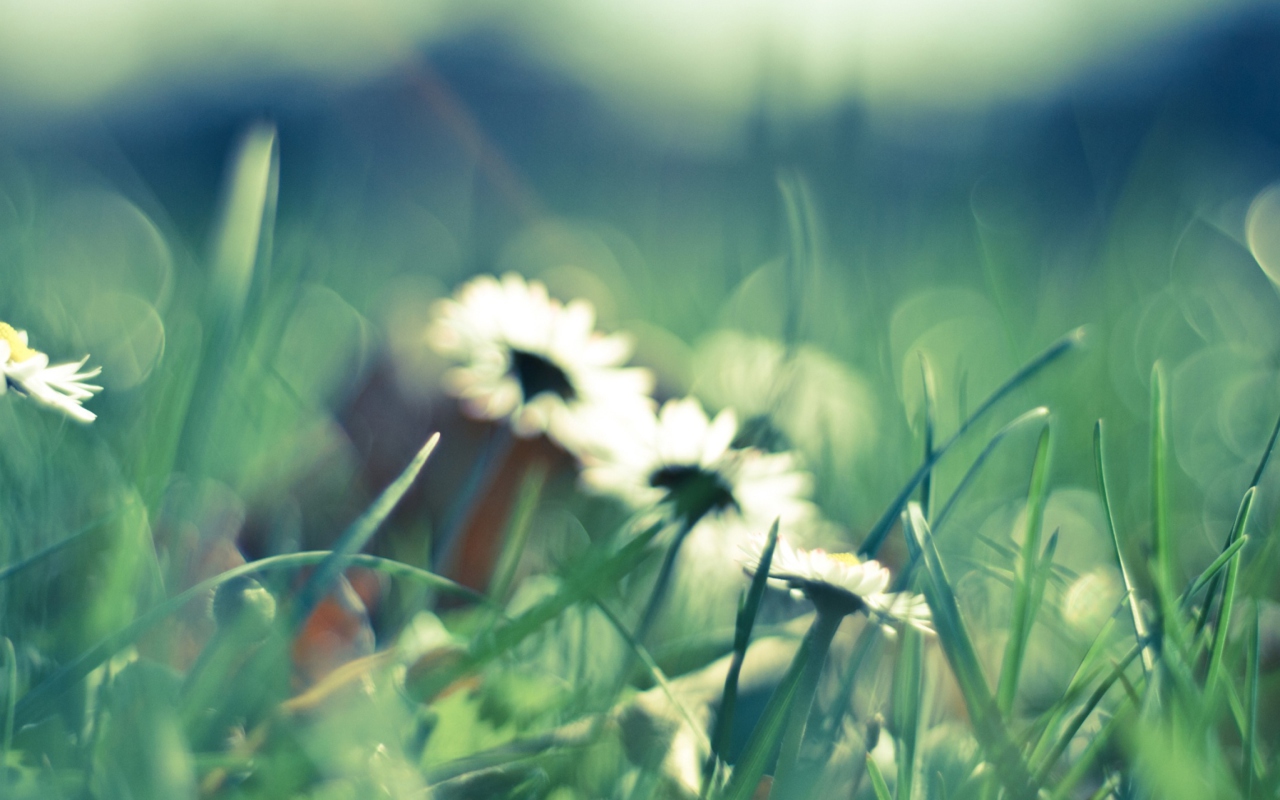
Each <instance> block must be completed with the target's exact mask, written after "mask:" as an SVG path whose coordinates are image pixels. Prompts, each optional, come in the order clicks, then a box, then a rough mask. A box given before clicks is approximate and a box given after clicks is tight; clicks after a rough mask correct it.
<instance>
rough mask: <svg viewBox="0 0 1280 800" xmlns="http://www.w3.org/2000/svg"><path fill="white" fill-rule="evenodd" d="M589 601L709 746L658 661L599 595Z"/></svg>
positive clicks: (700, 726) (705, 737) (709, 744)
mask: <svg viewBox="0 0 1280 800" xmlns="http://www.w3.org/2000/svg"><path fill="white" fill-rule="evenodd" d="M591 602H592V603H593V604H594V605H595V607H596V608H598V609H600V612H601V613H602V614H604V616H605V618H606V619H608V620H609V624H611V625H613V629H614V630H616V631H617V632H618V635H619V636H621V637H622V639H623V641H625V642H626V643H627V646H628V647H630V648H631V650H632V652H634V653H635V655H636V657H637V658H639V659H640V663H642V664H644V666H645V669H647V670H649V675H650V677H652V678H653V682H654V684H656V685H657V686H658V687H659V688H661V689H662V693H663V694H665V695H666V696H667V699H668V700H670V701H671V705H672V707H674V708H675V709H676V711H677V712H678V713H679V714H680V716H681V717H682V718H683V719H684V721H685V723H686V724H687V725H688V726H689V727H690V728H691V729H692V730H693V732H694V733H695V734H696V735H697V737H698V741H699V742H700V743H701V744H702V745H704V746H706V747H710V746H711V741H710V740H709V739H708V738H707V734H706V732H705V731H703V729H702V725H700V724H698V721H697V720H695V719H694V718H693V714H691V713H689V709H687V708H685V705H684V703H682V702H680V698H678V697H676V693H675V690H674V689H672V688H671V681H669V680H667V676H666V673H664V672H663V671H662V668H661V667H659V666H658V662H656V661H654V660H653V656H652V655H650V654H649V651H648V650H646V649H645V646H644V645H643V644H641V643H640V642H638V641H636V637H634V636H632V635H631V631H629V630H627V626H626V624H625V623H623V621H622V620H621V619H619V618H618V615H617V614H615V613H613V609H611V608H609V606H608V604H607V603H605V602H604V601H603V600H601V599H600V598H599V597H592V598H591Z"/></svg>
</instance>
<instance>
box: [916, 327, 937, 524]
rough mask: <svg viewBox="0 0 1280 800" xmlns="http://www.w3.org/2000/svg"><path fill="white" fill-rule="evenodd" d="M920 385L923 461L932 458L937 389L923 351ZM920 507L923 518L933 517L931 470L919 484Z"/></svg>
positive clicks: (926, 461) (931, 368)
mask: <svg viewBox="0 0 1280 800" xmlns="http://www.w3.org/2000/svg"><path fill="white" fill-rule="evenodd" d="M920 383H921V384H922V386H923V389H924V461H925V463H928V462H929V461H930V460H931V459H932V458H933V437H934V431H935V428H936V420H937V406H938V387H937V383H936V382H935V381H934V379H933V367H931V366H930V365H929V359H928V358H926V357H925V354H924V351H923V350H921V351H920ZM920 507H921V508H922V509H924V518H925V519H932V517H933V470H929V472H928V473H926V474H925V476H924V479H923V480H922V481H921V482H920Z"/></svg>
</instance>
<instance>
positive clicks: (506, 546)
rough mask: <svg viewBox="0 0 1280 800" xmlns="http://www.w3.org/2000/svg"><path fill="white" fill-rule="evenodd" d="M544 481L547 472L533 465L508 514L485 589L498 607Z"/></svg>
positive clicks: (519, 555)
mask: <svg viewBox="0 0 1280 800" xmlns="http://www.w3.org/2000/svg"><path fill="white" fill-rule="evenodd" d="M546 482H547V470H546V469H545V468H544V467H541V466H534V467H533V468H531V469H530V470H529V472H528V474H527V475H525V477H524V482H523V483H521V484H520V493H519V495H518V496H517V497H516V504H515V508H514V509H513V510H512V512H511V522H510V523H509V524H508V525H507V532H506V536H505V537H504V543H503V548H502V555H501V557H500V558H499V559H498V565H497V567H495V568H494V571H493V574H494V578H493V583H492V585H490V587H489V598H490V599H491V600H492V601H493V602H494V603H498V604H501V603H502V600H503V598H505V597H506V596H507V591H508V590H509V589H510V588H511V581H512V580H513V579H514V578H515V576H516V568H517V567H519V566H520V557H521V556H522V555H523V554H524V547H525V543H526V542H527V541H528V538H529V530H530V528H531V527H532V523H533V512H534V511H536V510H537V509H538V500H539V499H540V498H541V497H542V487H543V486H544V485H545V484H546Z"/></svg>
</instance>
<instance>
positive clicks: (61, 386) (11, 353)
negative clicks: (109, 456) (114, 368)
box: [0, 322, 102, 422]
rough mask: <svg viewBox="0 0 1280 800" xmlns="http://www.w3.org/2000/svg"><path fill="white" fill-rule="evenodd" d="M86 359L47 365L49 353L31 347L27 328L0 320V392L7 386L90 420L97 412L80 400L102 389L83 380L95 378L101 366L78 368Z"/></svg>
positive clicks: (80, 418)
mask: <svg viewBox="0 0 1280 800" xmlns="http://www.w3.org/2000/svg"><path fill="white" fill-rule="evenodd" d="M88 360H89V357H88V356H85V357H84V358H82V359H80V360H79V361H76V362H70V363H66V364H55V365H53V366H52V367H51V366H49V356H47V355H46V354H44V353H41V352H40V351H39V350H34V349H32V348H31V346H30V345H29V344H28V343H27V332H26V331H20V330H17V329H15V328H14V327H13V326H11V325H8V324H6V323H4V322H0V371H2V372H3V373H4V380H3V381H0V394H4V393H5V392H6V391H7V390H8V389H9V387H10V386H13V387H14V388H15V389H17V390H18V391H19V392H21V393H23V394H25V395H27V396H28V397H31V398H32V399H34V400H36V401H38V402H40V403H43V404H44V405H46V406H49V407H50V408H56V409H57V410H59V411H61V412H62V413H64V414H66V415H67V416H68V417H71V418H72V419H74V420H76V421H78V422H93V421H94V420H95V419H97V415H96V414H94V413H93V412H92V411H89V410H88V409H86V408H85V407H84V406H83V405H81V403H83V402H84V401H85V400H88V399H89V398H90V397H93V396H94V394H96V393H97V392H100V391H102V387H101V386H95V385H93V384H90V383H85V381H86V380H88V379H90V378H95V377H97V376H98V374H99V373H100V372H102V367H94V368H93V369H91V370H88V371H86V372H81V371H80V368H81V367H83V366H84V364H85V362H86V361H88Z"/></svg>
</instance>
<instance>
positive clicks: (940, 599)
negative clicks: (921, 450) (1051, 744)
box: [907, 504, 1036, 800]
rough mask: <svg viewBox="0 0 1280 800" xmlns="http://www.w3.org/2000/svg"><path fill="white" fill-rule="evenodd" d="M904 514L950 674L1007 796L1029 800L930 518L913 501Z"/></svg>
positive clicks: (1027, 778)
mask: <svg viewBox="0 0 1280 800" xmlns="http://www.w3.org/2000/svg"><path fill="white" fill-rule="evenodd" d="M908 514H909V517H908V521H909V524H908V526H907V527H908V534H909V536H908V537H907V541H908V542H909V543H911V547H912V550H914V551H916V552H917V553H919V557H920V558H922V559H923V563H924V567H925V573H926V575H927V578H928V579H927V580H926V581H925V583H924V595H925V599H926V600H927V601H928V603H929V608H930V610H931V611H932V612H933V624H934V629H935V630H936V631H937V633H938V642H939V644H941V645H942V650H943V653H944V654H945V655H946V657H947V661H948V663H949V664H950V665H951V671H952V674H953V675H955V678H956V683H957V684H959V687H960V693H961V694H962V695H963V697H964V702H965V707H966V708H967V709H968V711H969V718H970V720H972V722H973V729H974V734H975V736H976V737H977V739H978V744H979V745H981V747H982V749H983V752H984V754H985V755H986V758H987V760H988V761H989V762H991V763H992V764H993V765H994V766H995V769H996V773H997V774H998V775H999V777H1000V782H1001V783H1002V784H1003V785H1004V788H1005V791H1006V792H1007V793H1008V796H1009V797H1011V798H1016V799H1017V800H1032V799H1033V798H1035V797H1036V788H1035V785H1034V784H1033V782H1032V779H1031V775H1030V773H1029V772H1028V771H1027V766H1026V764H1025V763H1023V761H1022V757H1021V756H1020V755H1019V754H1018V751H1017V750H1016V749H1015V748H1014V746H1013V743H1012V741H1011V740H1010V739H1009V734H1008V731H1007V730H1006V728H1005V726H1004V723H1003V721H1002V720H1001V719H1000V712H999V709H998V708H997V707H996V703H995V699H994V698H993V697H992V696H991V691H990V689H989V688H988V687H987V680H986V678H985V677H984V676H983V674H982V665H981V663H980V662H979V661H978V654H977V651H976V650H975V649H974V646H973V640H972V639H971V638H970V637H969V633H968V630H967V629H966V627H965V624H964V619H963V618H962V617H961V615H960V607H959V605H958V604H957V602H956V597H955V592H954V590H953V589H952V588H951V581H950V579H948V578H947V574H946V571H945V570H944V569H943V567H942V559H941V558H940V557H939V556H938V551H937V549H936V548H935V547H934V544H933V537H932V536H931V535H930V533H929V524H928V522H926V521H925V519H924V515H923V513H922V512H921V511H920V508H919V507H918V506H916V505H914V504H912V505H911V506H908Z"/></svg>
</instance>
